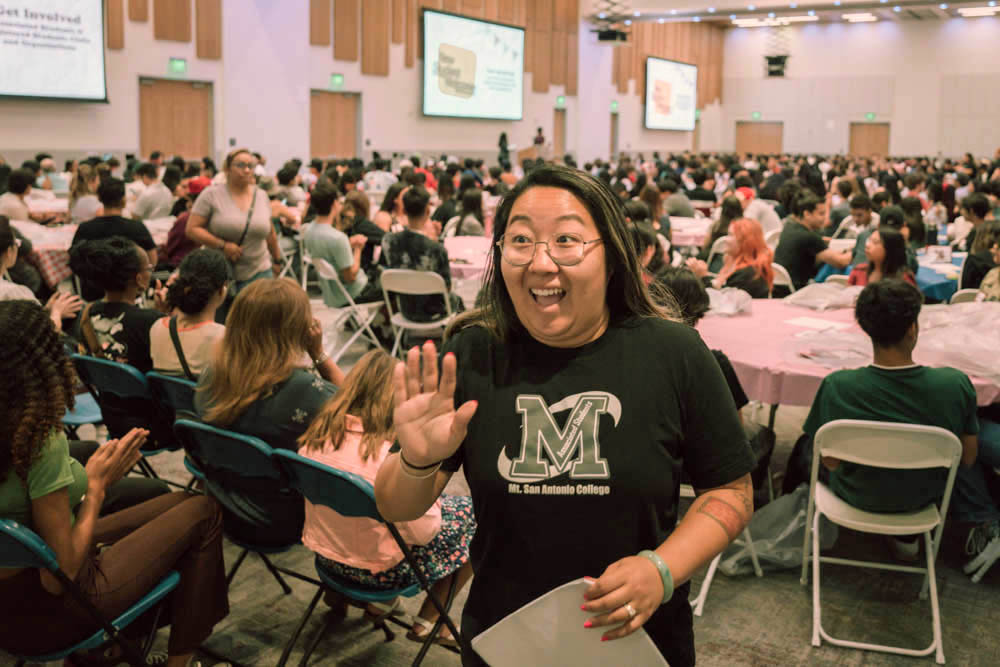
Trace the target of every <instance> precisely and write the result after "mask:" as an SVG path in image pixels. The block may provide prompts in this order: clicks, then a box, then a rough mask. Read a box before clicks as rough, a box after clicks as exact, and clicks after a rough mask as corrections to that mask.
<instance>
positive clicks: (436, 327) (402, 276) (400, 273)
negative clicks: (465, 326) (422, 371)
mask: <svg viewBox="0 0 1000 667" xmlns="http://www.w3.org/2000/svg"><path fill="white" fill-rule="evenodd" d="M382 294H383V296H384V297H385V305H386V308H388V309H389V323H390V324H391V325H392V329H393V331H394V332H395V334H396V340H395V342H394V343H393V345H392V352H390V354H391V355H392V356H396V353H397V352H398V351H399V350H400V342H401V341H402V340H403V333H405V332H406V331H415V332H418V333H420V334H427V333H431V332H438V331H444V328H445V327H447V326H448V324H450V323H451V321H452V319H454V317H455V315H456V313H453V312H452V311H451V301H450V299H449V294H448V287H447V285H445V283H444V278H442V277H441V276H440V275H438V274H436V273H434V272H433V271H414V270H412V269H386V270H385V271H383V272H382ZM390 294H406V295H410V296H417V295H423V296H429V295H432V294H440V295H441V298H443V299H444V307H445V316H444V317H443V318H441V319H440V320H434V321H433V322H414V321H413V320H411V319H409V318H408V317H406V316H405V315H403V313H402V311H401V310H400V309H399V308H398V307H397V308H393V299H392V298H390ZM397 306H398V304H397Z"/></svg>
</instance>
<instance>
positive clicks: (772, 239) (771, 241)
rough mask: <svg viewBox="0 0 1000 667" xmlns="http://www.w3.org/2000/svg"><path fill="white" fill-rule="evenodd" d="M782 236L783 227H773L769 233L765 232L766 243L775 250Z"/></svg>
mask: <svg viewBox="0 0 1000 667" xmlns="http://www.w3.org/2000/svg"><path fill="white" fill-rule="evenodd" d="M779 238H781V228H780V227H779V228H778V229H772V230H771V231H769V232H768V233H767V234H764V243H766V244H767V247H768V248H770V249H771V251H772V252H773V251H774V250H775V249H776V248H777V247H778V239H779Z"/></svg>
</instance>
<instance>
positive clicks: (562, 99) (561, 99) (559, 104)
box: [556, 95, 566, 109]
mask: <svg viewBox="0 0 1000 667" xmlns="http://www.w3.org/2000/svg"><path fill="white" fill-rule="evenodd" d="M565 106H566V96H565V95H559V96H558V97H556V108H557V109H562V108H563V107H565Z"/></svg>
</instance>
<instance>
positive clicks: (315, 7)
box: [309, 0, 333, 46]
mask: <svg viewBox="0 0 1000 667" xmlns="http://www.w3.org/2000/svg"><path fill="white" fill-rule="evenodd" d="M332 12H333V8H332V6H331V0H309V43H310V44H311V45H312V46H330V31H331V27H330V26H331V18H330V17H331V16H332Z"/></svg>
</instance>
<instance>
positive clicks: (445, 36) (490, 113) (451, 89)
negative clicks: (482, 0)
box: [423, 10, 524, 120]
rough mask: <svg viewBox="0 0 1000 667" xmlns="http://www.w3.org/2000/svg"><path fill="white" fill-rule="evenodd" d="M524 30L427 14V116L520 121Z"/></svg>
mask: <svg viewBox="0 0 1000 667" xmlns="http://www.w3.org/2000/svg"><path fill="white" fill-rule="evenodd" d="M523 105H524V29H522V28H515V27H512V26H506V25H500V24H499V23H491V22H489V21H480V20H478V19H470V18H465V17H463V16H455V15H453V14H445V13H442V12H435V11H429V10H424V107H423V108H424V115H427V116H459V117H462V118H491V119H499V120H521V116H522V114H523Z"/></svg>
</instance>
